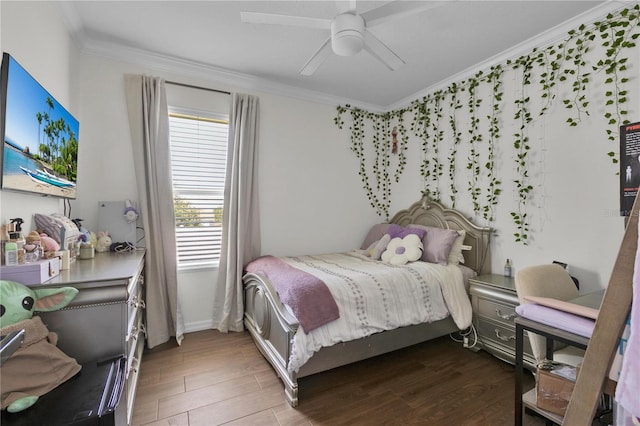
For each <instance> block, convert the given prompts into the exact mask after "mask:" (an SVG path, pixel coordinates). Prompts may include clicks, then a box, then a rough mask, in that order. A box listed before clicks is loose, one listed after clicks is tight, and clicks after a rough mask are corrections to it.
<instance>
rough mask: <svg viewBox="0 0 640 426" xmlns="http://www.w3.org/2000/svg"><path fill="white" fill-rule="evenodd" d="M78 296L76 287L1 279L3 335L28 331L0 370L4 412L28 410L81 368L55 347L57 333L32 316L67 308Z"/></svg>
mask: <svg viewBox="0 0 640 426" xmlns="http://www.w3.org/2000/svg"><path fill="white" fill-rule="evenodd" d="M76 294H78V290H77V289H76V288H74V287H59V288H37V289H32V288H29V287H27V286H25V285H22V284H20V283H16V282H13V281H4V280H0V303H1V304H2V309H0V314H1V315H0V334H2V335H3V336H5V335H8V334H10V333H12V332H14V331H17V330H18V331H19V330H24V331H25V334H24V341H23V343H22V345H21V346H20V348H18V350H17V351H16V352H15V353H14V354H13V355H12V356H11V357H9V358H8V359H7V360H6V361H5V362H4V363H3V364H2V368H0V376H1V377H0V380H1V381H2V389H1V392H2V409H3V410H7V411H8V412H10V413H16V412H19V411H23V410H26V409H27V408H29V407H31V406H32V405H33V404H35V403H36V401H38V398H39V397H41V396H42V395H44V394H46V393H47V392H49V391H51V390H53V389H54V388H56V387H57V386H59V385H60V384H62V383H64V382H66V381H67V380H69V379H70V378H72V377H73V376H75V375H76V374H77V373H78V372H79V371H80V369H81V368H82V367H81V366H80V365H79V364H78V362H77V361H76V360H75V359H73V358H70V357H69V356H67V355H66V354H65V353H64V352H62V351H61V350H60V349H59V348H58V347H57V346H56V343H57V342H58V336H57V334H56V333H53V332H50V331H49V330H48V329H47V327H46V326H45V325H44V324H43V322H42V320H41V319H40V317H39V316H33V313H34V311H39V312H51V311H56V310H58V309H61V308H63V307H65V306H67V305H68V304H69V302H71V301H72V300H73V298H74V297H75V296H76Z"/></svg>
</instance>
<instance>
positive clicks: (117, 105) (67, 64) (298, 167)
mask: <svg viewBox="0 0 640 426" xmlns="http://www.w3.org/2000/svg"><path fill="white" fill-rule="evenodd" d="M0 7H1V8H2V9H1V19H2V21H1V23H2V33H1V36H2V50H6V51H9V52H10V53H12V54H13V55H14V56H16V58H17V59H18V60H19V61H20V62H21V63H22V65H24V66H25V68H26V69H27V70H29V71H30V72H31V73H32V74H33V75H34V76H35V77H36V78H37V79H38V80H39V81H40V82H41V83H42V84H43V85H44V86H45V87H46V88H47V89H48V90H49V91H51V93H52V94H53V95H54V96H56V97H57V98H58V99H59V100H60V101H61V102H62V103H63V104H64V105H65V106H67V107H68V109H69V110H70V111H71V112H72V113H74V114H76V116H77V117H78V118H79V120H80V152H79V170H78V180H79V185H78V198H77V200H75V201H73V202H72V207H73V210H72V216H74V217H83V218H84V219H85V220H86V222H85V224H86V226H87V227H88V228H90V229H93V230H95V227H96V226H97V204H98V201H115V200H124V199H126V198H131V199H136V198H137V191H136V185H135V177H134V173H133V167H134V164H133V158H132V154H131V147H130V136H129V128H128V121H127V120H128V118H127V111H126V105H125V96H124V83H123V76H124V74H125V73H147V74H152V75H158V76H161V77H164V78H166V79H168V80H173V81H179V82H183V83H188V84H195V85H200V86H206V87H212V88H217V89H222V90H229V91H234V90H238V91H241V92H247V93H252V94H255V95H257V96H258V97H259V98H260V133H259V144H260V152H259V155H260V162H259V168H260V169H259V173H260V197H261V198H260V210H261V221H262V248H263V253H265V254H274V255H287V254H300V253H320V252H330V251H336V250H349V249H351V248H354V247H355V246H357V245H359V244H360V242H361V240H362V238H363V237H364V234H365V233H366V230H367V229H368V228H369V227H370V226H371V225H372V224H374V223H376V222H379V221H381V219H380V218H378V217H377V216H376V215H375V213H374V212H373V210H372V209H371V208H370V207H369V203H368V200H367V199H366V196H365V194H364V191H363V189H362V184H361V182H360V178H359V176H358V169H359V165H358V162H357V160H356V158H355V156H354V155H353V153H352V152H351V151H350V150H349V135H348V132H347V131H346V130H345V131H339V130H338V129H337V128H336V127H335V125H334V124H333V117H334V116H335V105H326V104H320V103H314V102H311V101H303V100H299V99H292V98H287V97H283V96H277V95H273V94H267V93H264V92H260V91H257V90H244V89H237V88H234V87H229V85H228V84H225V83H222V82H217V81H214V80H212V79H210V78H206V77H202V76H197V77H194V75H193V74H192V73H190V72H186V71H185V72H184V73H182V72H180V71H176V69H175V67H174V68H171V70H170V71H167V68H162V67H155V66H150V65H140V64H139V63H137V62H136V63H134V62H130V61H122V60H116V59H110V58H108V57H105V56H102V55H95V54H88V53H86V52H84V53H81V54H80V53H78V50H77V49H76V48H75V47H74V45H73V43H71V41H70V39H69V36H68V33H66V30H65V29H64V24H63V20H62V18H61V17H60V15H59V13H58V9H57V7H56V6H55V5H53V4H50V3H47V2H37V3H34V2H5V1H3V2H1V3H0ZM42 40H47V43H43V42H42ZM632 62H633V64H636V65H633V66H635V67H636V68H637V64H638V63H640V58H638V57H637V56H636V57H635V58H634V59H633V60H632ZM636 75H637V73H636ZM514 84H515V83H514V81H513V79H511V80H509V81H506V82H505V91H507V90H514V86H513V85H514ZM598 90H599V89H598ZM639 92H640V89H639V87H638V81H637V79H634V80H633V81H632V83H631V84H630V85H629V93H632V94H637V93H639ZM633 102H634V104H632V105H630V107H629V109H630V110H631V112H632V115H631V116H630V118H631V119H632V120H633V121H638V117H639V111H640V107H639V102H640V101H639V100H638V99H634V101H633ZM556 108H557V110H556V111H554V114H552V115H550V116H549V117H548V118H547V119H545V120H544V121H542V122H540V123H538V124H537V125H536V126H535V128H536V130H535V132H534V133H535V134H532V135H530V137H531V139H532V144H533V146H534V150H535V151H536V152H537V154H535V155H536V157H537V160H538V162H537V163H534V164H533V165H532V166H531V167H532V168H531V173H533V174H534V175H535V176H537V177H540V180H539V182H542V184H543V186H542V187H540V188H538V187H537V188H536V195H535V196H534V200H533V201H532V203H531V209H530V215H531V217H532V218H533V219H532V222H531V228H532V229H531V236H532V238H533V242H532V244H531V245H529V246H527V247H525V246H521V245H519V244H516V243H514V241H513V237H512V235H511V234H513V232H514V230H513V228H512V226H513V225H512V222H511V218H510V216H509V212H510V211H511V210H512V209H513V208H514V200H515V194H514V193H513V191H510V190H507V188H508V186H507V185H506V182H509V181H510V180H511V179H513V176H512V175H513V166H512V155H513V154H512V153H511V151H510V146H511V144H512V140H511V139H510V138H509V135H510V134H512V133H513V132H512V131H511V129H509V127H508V126H507V125H504V124H503V125H504V130H503V134H504V135H505V138H504V139H503V140H502V142H501V146H500V147H499V156H500V157H499V160H498V172H499V173H501V178H502V179H503V181H504V182H505V187H504V189H505V192H504V194H503V196H502V199H501V203H500V205H499V208H498V218H497V221H496V222H495V223H494V227H495V228H496V230H497V232H496V235H495V237H494V238H493V239H492V243H491V249H492V253H493V263H492V266H493V269H494V270H495V271H496V272H500V271H501V270H502V264H503V262H504V259H505V258H507V257H509V258H511V259H514V268H515V269H516V270H517V269H519V268H522V267H523V266H526V265H529V264H534V263H547V262H550V261H552V260H554V259H556V260H561V261H565V262H568V263H569V264H570V265H571V267H572V272H573V273H574V274H575V275H576V276H577V277H578V278H579V279H580V281H581V284H582V288H583V291H590V290H594V289H598V288H603V287H605V286H606V284H607V281H608V278H609V275H610V273H611V269H612V266H613V262H614V260H615V256H616V254H617V250H618V246H619V244H620V241H621V238H622V233H623V219H622V218H620V217H618V216H617V214H615V212H617V210H618V195H617V194H618V183H617V182H618V181H617V176H616V175H615V167H613V166H612V165H611V164H610V162H609V160H608V159H607V158H606V154H605V153H606V152H608V151H610V150H615V151H617V147H612V146H611V145H610V144H607V142H606V141H605V136H604V128H603V125H602V124H601V123H600V122H599V121H598V120H596V119H595V117H596V116H598V114H601V113H602V112H601V107H600V106H599V107H598V108H596V110H594V112H593V114H594V118H592V119H590V120H589V121H588V123H587V125H586V126H583V127H580V128H578V129H569V128H568V127H567V126H566V125H565V124H564V121H563V120H564V119H565V118H566V117H564V115H563V114H564V113H563V111H562V109H561V108H560V107H556ZM409 151H410V152H409V159H408V165H407V171H406V172H405V175H404V176H403V178H402V180H401V182H400V183H399V184H394V186H393V196H392V206H391V212H392V213H393V212H395V211H396V210H398V209H401V208H404V207H406V206H408V205H409V204H411V203H412V202H414V201H416V200H417V199H418V198H419V197H420V191H421V189H422V188H423V182H422V179H421V178H420V176H419V172H418V167H419V163H420V161H421V155H422V154H421V152H420V149H419V146H418V144H416V143H415V141H412V145H411V147H410V149H409ZM463 162H464V160H460V164H462V163H463ZM462 185H464V183H462ZM0 195H1V201H2V207H1V213H2V218H1V219H2V220H3V221H5V220H7V219H8V218H10V217H14V216H16V215H21V216H22V217H29V216H30V215H31V214H32V213H34V212H51V211H62V204H61V202H60V201H58V200H56V199H46V198H42V197H35V196H27V195H21V194H13V193H8V192H2V193H1V194H0ZM457 207H458V208H460V209H461V210H463V211H465V212H466V213H467V214H469V215H471V213H472V209H471V206H470V203H469V202H468V201H464V200H463V199H461V200H460V202H459V204H458V205H457ZM612 212H614V213H613V214H612ZM215 276H216V271H214V270H209V271H204V272H198V273H195V272H191V273H181V275H180V295H181V298H182V302H183V313H184V317H185V322H186V327H187V330H195V329H199V328H206V327H207V326H208V324H209V323H210V320H209V318H210V317H211V309H212V308H211V307H212V305H213V302H212V291H211V287H210V286H209V285H208V283H210V282H212V281H214V280H215Z"/></svg>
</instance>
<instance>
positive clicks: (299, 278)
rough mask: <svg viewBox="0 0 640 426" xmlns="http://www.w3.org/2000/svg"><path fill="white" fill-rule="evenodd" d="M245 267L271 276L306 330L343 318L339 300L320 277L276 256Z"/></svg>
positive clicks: (249, 270)
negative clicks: (335, 298) (339, 309)
mask: <svg viewBox="0 0 640 426" xmlns="http://www.w3.org/2000/svg"><path fill="white" fill-rule="evenodd" d="M245 270H246V271H247V272H253V273H260V274H263V275H265V276H266V277H267V278H269V281H271V284H273V287H274V288H275V290H276V291H277V292H278V295H279V296H280V300H281V301H282V303H284V304H285V305H287V306H288V307H289V308H291V311H292V312H293V314H294V315H295V317H296V318H297V319H298V322H300V326H301V327H302V330H304V332H305V333H308V332H310V331H311V330H313V329H315V328H318V327H320V326H322V325H324V324H327V323H328V322H331V321H334V320H336V319H338V318H340V312H339V311H338V305H337V304H336V301H335V300H334V298H333V296H332V295H331V292H330V291H329V288H328V287H327V285H326V284H325V283H324V282H322V280H320V279H319V278H317V277H315V276H313V275H311V274H309V273H307V272H304V271H301V270H300V269H297V268H294V267H293V266H290V265H289V264H287V263H285V262H283V261H282V260H280V259H278V258H276V257H273V256H262V257H259V258H257V259H255V260H253V261H251V262H249V264H247V266H246V267H245Z"/></svg>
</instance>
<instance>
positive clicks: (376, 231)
mask: <svg viewBox="0 0 640 426" xmlns="http://www.w3.org/2000/svg"><path fill="white" fill-rule="evenodd" d="M389 226H390V225H389V224H388V223H378V224H377V225H373V226H372V227H371V229H370V230H369V233H368V234H367V236H366V237H365V239H364V241H363V242H362V245H361V246H360V248H361V249H362V250H366V249H367V248H369V247H370V246H371V244H373V243H375V242H376V241H380V238H382V237H383V236H384V234H386V233H387V230H388V229H389Z"/></svg>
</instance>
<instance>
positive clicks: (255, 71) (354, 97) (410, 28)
mask: <svg viewBox="0 0 640 426" xmlns="http://www.w3.org/2000/svg"><path fill="white" fill-rule="evenodd" d="M401 1H402V0H401ZM385 3H387V2H380V1H359V2H357V11H358V12H359V13H363V12H365V11H367V10H370V9H373V8H376V7H379V6H381V5H383V4H385ZM423 3H424V2H423ZM432 3H434V6H435V7H433V8H431V9H429V10H426V11H424V12H420V13H417V14H413V15H410V16H404V17H396V19H394V20H393V21H390V22H387V23H384V24H381V25H378V26H376V27H374V28H372V29H371V32H372V33H374V35H375V36H377V37H378V38H379V39H380V40H382V41H383V42H384V43H385V44H386V45H387V46H388V47H389V48H391V49H392V50H393V51H394V52H395V53H396V54H397V55H399V56H400V57H401V58H402V59H403V60H404V61H405V62H406V64H405V65H403V66H402V67H401V68H400V69H398V70H396V71H390V70H389V69H387V68H386V67H385V66H384V65H382V64H381V63H380V62H378V61H377V60H375V59H374V58H373V57H372V56H370V55H369V54H368V53H367V52H365V51H361V52H359V53H358V54H356V55H355V56H353V57H340V56H336V55H332V56H330V57H329V58H328V59H327V60H326V62H324V63H323V64H322V65H321V66H320V68H319V69H318V70H317V71H316V73H315V74H314V75H312V76H308V77H307V76H302V75H300V74H298V70H299V69H300V68H301V67H302V66H303V65H304V64H305V63H306V61H307V60H308V59H309V58H310V57H311V55H312V54H313V53H314V52H315V51H316V49H318V48H319V47H320V45H321V44H322V43H323V42H324V41H325V40H326V39H327V38H328V36H329V33H328V31H326V30H320V29H310V28H302V27H287V26H274V25H258V24H247V23H242V22H241V21H240V12H241V11H257V12H268V13H279V14H287V15H302V16H309V17H317V18H327V19H331V18H333V17H334V16H335V15H336V14H337V12H336V11H337V8H336V7H337V6H336V2H334V1H310V0H306V1H166V0H164V1H154V0H150V1H149V0H147V1H64V2H61V5H62V7H63V10H64V12H65V16H66V17H67V19H68V21H69V23H70V25H71V27H72V28H73V32H74V35H75V37H76V38H77V39H78V40H79V42H80V44H81V45H82V46H85V47H86V46H91V45H95V44H97V43H99V44H101V45H103V46H104V45H109V46H111V48H113V49H116V50H117V49H120V48H126V49H128V50H129V51H131V49H134V51H139V50H142V51H145V52H147V53H149V54H154V55H160V56H162V57H165V58H173V59H174V60H178V61H180V62H181V63H192V64H197V66H199V67H205V68H207V69H211V72H212V73H213V74H215V72H216V71H220V72H225V73H227V74H228V73H229V72H231V73H232V74H233V75H236V76H241V77H243V78H245V79H249V80H251V79H254V80H253V81H260V82H270V83H273V84H276V85H278V86H281V87H284V86H285V85H286V87H293V88H295V89H296V90H297V89H304V90H306V91H312V92H311V93H314V92H319V93H322V94H324V95H330V96H334V97H336V99H343V100H344V101H345V102H349V101H352V103H354V104H360V105H372V106H378V107H380V108H385V107H388V106H390V105H393V104H396V103H398V102H401V101H403V100H406V99H410V98H411V99H413V98H415V97H416V95H417V94H419V93H420V92H422V91H424V90H425V89H427V88H429V87H432V86H434V85H436V84H438V83H439V82H442V81H445V80H446V79H448V78H450V77H451V76H454V75H457V74H460V73H462V72H464V71H465V70H467V69H469V68H470V67H472V66H473V65H476V64H479V63H482V62H483V61H485V60H487V59H488V58H491V57H494V56H496V55H500V54H504V52H505V51H508V50H509V49H510V48H512V47H514V46H516V45H518V44H521V43H523V42H526V41H527V40H529V39H531V38H532V37H534V36H536V35H538V34H541V33H545V32H548V31H549V30H550V29H552V28H554V27H557V26H558V25H561V24H563V23H565V22H566V21H568V20H570V19H572V18H573V17H575V16H577V15H580V14H583V13H586V14H588V15H589V14H594V13H596V12H599V11H600V10H601V9H603V8H604V6H606V7H609V10H611V9H612V7H611V6H612V5H611V3H610V2H605V1H595V0H592V1H559V0H555V1H462V0H460V1H441V2H432ZM603 3H608V4H606V5H603ZM615 6H616V8H617V7H621V6H622V4H621V3H617V5H615ZM599 13H603V12H599ZM556 31H558V30H557V28H556ZM562 31H563V32H562V33H560V37H561V36H562V35H563V34H566V30H565V29H562ZM552 32H553V31H552ZM307 93H309V92H307ZM412 96H413V98H412Z"/></svg>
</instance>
